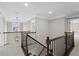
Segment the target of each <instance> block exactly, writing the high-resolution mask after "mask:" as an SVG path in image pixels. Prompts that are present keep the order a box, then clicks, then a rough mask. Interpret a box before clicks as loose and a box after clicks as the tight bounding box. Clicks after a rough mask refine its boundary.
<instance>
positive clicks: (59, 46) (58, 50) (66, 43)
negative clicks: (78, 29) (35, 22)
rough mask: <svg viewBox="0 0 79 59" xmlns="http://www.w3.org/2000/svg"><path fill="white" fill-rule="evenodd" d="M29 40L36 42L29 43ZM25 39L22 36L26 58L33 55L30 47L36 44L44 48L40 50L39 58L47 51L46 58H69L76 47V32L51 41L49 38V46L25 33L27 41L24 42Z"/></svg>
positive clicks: (47, 42) (47, 41) (22, 45)
mask: <svg viewBox="0 0 79 59" xmlns="http://www.w3.org/2000/svg"><path fill="white" fill-rule="evenodd" d="M22 35H24V33H22ZM29 38H30V39H31V40H33V41H34V42H30V43H28V40H30V39H29ZM23 39H24V37H23V36H22V42H21V47H22V49H23V51H24V54H25V55H26V56H29V55H31V54H32V53H31V52H29V46H32V45H35V44H36V45H37V46H38V47H40V46H41V47H42V48H39V49H41V50H40V51H39V53H38V54H37V55H38V56H41V54H42V53H43V52H44V50H45V49H47V50H46V54H45V55H46V56H67V55H69V54H70V52H71V51H72V49H73V47H74V32H65V35H63V36H60V37H56V38H53V39H50V38H49V37H47V39H46V44H47V46H45V45H43V44H42V43H40V42H39V41H37V40H36V39H35V38H33V37H31V36H30V35H28V33H25V39H24V40H23ZM24 41H25V43H23V42H24ZM39 45H40V46H39ZM33 48H36V46H34V47H33ZM37 51H38V50H37ZM34 56H35V55H34Z"/></svg>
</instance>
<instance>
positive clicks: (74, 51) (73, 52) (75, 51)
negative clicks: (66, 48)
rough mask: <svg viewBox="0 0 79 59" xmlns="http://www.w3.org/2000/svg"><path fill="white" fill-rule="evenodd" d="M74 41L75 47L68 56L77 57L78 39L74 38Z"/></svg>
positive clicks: (78, 52) (78, 54) (78, 53)
mask: <svg viewBox="0 0 79 59" xmlns="http://www.w3.org/2000/svg"><path fill="white" fill-rule="evenodd" d="M74 40H75V47H74V49H73V50H72V52H71V53H70V56H79V37H76V38H75V39H74Z"/></svg>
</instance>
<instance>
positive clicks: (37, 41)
mask: <svg viewBox="0 0 79 59" xmlns="http://www.w3.org/2000/svg"><path fill="white" fill-rule="evenodd" d="M27 36H29V37H30V38H32V39H33V40H34V41H36V42H37V43H39V44H40V45H42V46H43V47H45V48H47V47H46V46H44V45H43V44H42V43H40V42H38V41H37V40H35V39H34V38H33V37H31V36H30V35H27Z"/></svg>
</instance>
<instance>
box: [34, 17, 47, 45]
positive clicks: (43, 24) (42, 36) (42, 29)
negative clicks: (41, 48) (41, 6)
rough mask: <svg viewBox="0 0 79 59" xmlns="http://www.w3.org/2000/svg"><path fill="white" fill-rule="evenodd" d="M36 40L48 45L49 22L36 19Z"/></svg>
mask: <svg viewBox="0 0 79 59" xmlns="http://www.w3.org/2000/svg"><path fill="white" fill-rule="evenodd" d="M35 19H36V39H37V40H38V41H39V42H41V43H42V44H44V45H45V44H46V37H47V36H48V20H46V19H43V18H39V17H36V18H35Z"/></svg>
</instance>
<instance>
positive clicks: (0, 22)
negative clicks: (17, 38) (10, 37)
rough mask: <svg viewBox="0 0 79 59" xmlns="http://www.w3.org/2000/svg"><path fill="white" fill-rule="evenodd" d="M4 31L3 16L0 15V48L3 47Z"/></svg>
mask: <svg viewBox="0 0 79 59" xmlns="http://www.w3.org/2000/svg"><path fill="white" fill-rule="evenodd" d="M4 31H5V19H4V17H3V15H2V14H1V13H0V32H1V33H0V46H3V45H4V42H5V39H4V35H3V32H4Z"/></svg>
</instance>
